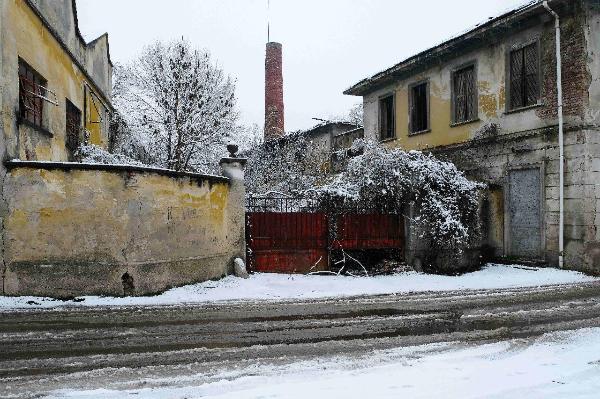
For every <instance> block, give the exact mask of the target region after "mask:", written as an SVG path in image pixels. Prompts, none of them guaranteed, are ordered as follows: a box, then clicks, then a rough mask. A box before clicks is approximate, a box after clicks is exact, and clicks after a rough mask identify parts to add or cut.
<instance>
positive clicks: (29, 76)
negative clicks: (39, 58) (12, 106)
mask: <svg viewBox="0 0 600 399" xmlns="http://www.w3.org/2000/svg"><path fill="white" fill-rule="evenodd" d="M45 87H46V80H45V79H44V78H43V77H42V76H41V75H40V74H39V73H37V72H36V71H35V70H34V69H33V68H31V67H30V66H29V65H27V64H26V63H25V62H24V61H22V60H19V110H20V116H21V118H22V119H23V120H26V121H28V122H30V123H31V124H33V125H35V126H39V127H42V115H43V111H44V97H45V96H46V89H45Z"/></svg>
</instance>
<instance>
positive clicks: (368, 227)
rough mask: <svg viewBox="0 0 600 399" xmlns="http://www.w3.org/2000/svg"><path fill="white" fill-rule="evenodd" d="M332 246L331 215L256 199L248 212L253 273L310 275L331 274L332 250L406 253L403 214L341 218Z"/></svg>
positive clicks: (293, 202) (291, 202)
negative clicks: (329, 272) (402, 251)
mask: <svg viewBox="0 0 600 399" xmlns="http://www.w3.org/2000/svg"><path fill="white" fill-rule="evenodd" d="M335 223H336V225H335V227H336V229H335V230H336V234H335V235H336V238H335V239H334V240H333V241H330V231H329V220H328V217H327V215H326V214H324V213H321V212H318V208H317V207H316V206H315V205H314V204H312V203H310V201H307V200H302V199H296V198H287V197H285V198H272V197H266V198H265V197H263V198H251V199H250V201H249V203H248V212H247V213H246V244H247V247H248V264H249V267H250V270H253V271H258V272H271V273H306V272H309V271H323V270H328V269H329V261H330V253H331V252H330V251H339V250H342V249H343V250H346V251H362V252H368V251H375V252H379V250H400V251H401V250H402V249H403V246H404V225H403V223H402V218H401V217H400V216H399V215H387V214H373V213H372V214H356V213H348V214H344V215H340V216H338V217H337V219H336V220H335Z"/></svg>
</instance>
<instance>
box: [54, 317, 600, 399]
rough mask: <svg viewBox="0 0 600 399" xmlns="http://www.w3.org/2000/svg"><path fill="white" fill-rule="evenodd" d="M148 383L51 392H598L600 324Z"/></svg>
mask: <svg viewBox="0 0 600 399" xmlns="http://www.w3.org/2000/svg"><path fill="white" fill-rule="evenodd" d="M82 377H84V376H83V375H82ZM138 382H139V383H141V381H138ZM141 386H142V388H133V389H127V388H125V389H123V390H118V391H117V390H111V389H100V390H98V389H96V390H88V391H86V390H80V389H78V390H60V391H54V392H52V393H51V395H50V396H48V398H71V399H73V398H87V399H108V398H116V397H118V398H144V399H162V398H169V399H178V398H188V399H192V398H206V397H210V398H221V399H228V398H232V399H233V398H246V399H252V398H256V399H258V398H270V399H279V398H288V399H294V398H298V399H304V398H350V399H351V398H357V399H358V398H360V399H364V398H378V399H384V398H394V399H396V398H413V399H414V398H445V399H453V398H457V399H471V398H487V399H490V398H496V399H500V398H507V399H508V398H511V399H512V398H515V397H520V398H528V399H536V398H539V399H542V398H543V399H574V398H590V399H591V398H598V397H599V393H600V329H598V328H595V329H584V330H578V331H569V332H557V333H551V334H546V335H544V336H542V337H538V338H532V339H516V340H511V341H505V342H497V343H490V344H460V343H443V344H431V345H424V346H416V347H405V348H396V349H391V350H382V351H375V352H372V353H369V354H365V355H364V356H360V357H358V358H357V357H339V356H338V357H327V358H318V359H312V360H305V361H292V362H289V363H286V364H277V365H275V364H258V365H252V366H249V367H239V368H238V367H235V368H233V367H229V368H224V369H222V370H221V371H218V372H216V373H215V374H213V375H210V376H208V375H204V374H197V375H187V376H185V377H182V378H177V377H175V378H173V377H169V378H158V379H151V380H144V381H143V385H141Z"/></svg>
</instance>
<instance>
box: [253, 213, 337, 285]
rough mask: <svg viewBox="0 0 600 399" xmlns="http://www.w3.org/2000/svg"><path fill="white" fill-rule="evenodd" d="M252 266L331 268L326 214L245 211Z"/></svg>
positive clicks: (263, 269) (278, 269) (287, 270)
mask: <svg viewBox="0 0 600 399" xmlns="http://www.w3.org/2000/svg"><path fill="white" fill-rule="evenodd" d="M246 235H247V245H248V252H249V253H248V255H249V256H248V260H249V266H250V270H253V271H258V272H274V273H306V272H308V271H310V270H312V271H321V270H327V268H328V258H329V257H328V250H327V247H328V245H327V244H328V240H327V235H328V227H327V216H326V215H324V214H322V213H276V212H250V213H247V214H246Z"/></svg>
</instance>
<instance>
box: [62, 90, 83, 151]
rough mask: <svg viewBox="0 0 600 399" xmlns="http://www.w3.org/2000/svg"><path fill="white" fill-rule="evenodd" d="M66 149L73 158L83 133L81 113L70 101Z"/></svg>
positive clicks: (67, 107)
mask: <svg viewBox="0 0 600 399" xmlns="http://www.w3.org/2000/svg"><path fill="white" fill-rule="evenodd" d="M66 104H67V105H66V118H67V123H66V130H67V131H66V136H67V137H66V143H65V144H66V147H67V150H68V152H69V157H70V158H73V157H74V154H75V151H76V150H77V147H79V140H80V134H79V133H80V132H81V111H80V110H79V108H77V107H76V106H75V105H73V103H72V102H71V101H69V100H66Z"/></svg>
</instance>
